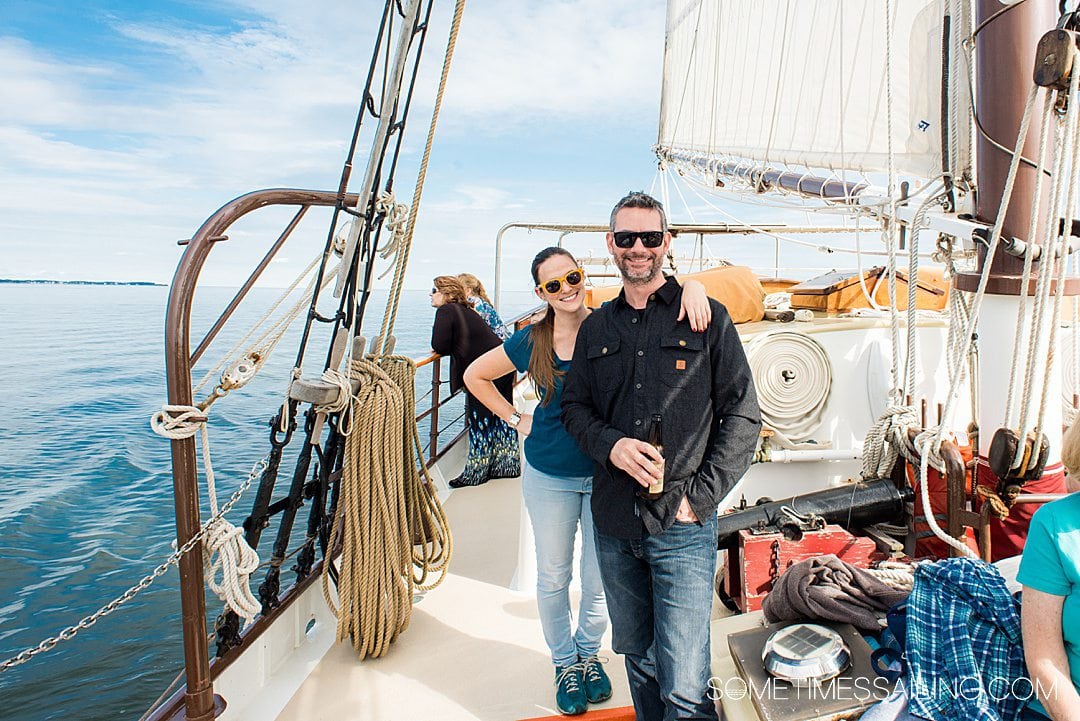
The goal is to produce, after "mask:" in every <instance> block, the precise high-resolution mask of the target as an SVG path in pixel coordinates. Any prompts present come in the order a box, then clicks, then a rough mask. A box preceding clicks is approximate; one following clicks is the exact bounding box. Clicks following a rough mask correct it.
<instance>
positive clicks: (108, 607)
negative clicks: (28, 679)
mask: <svg viewBox="0 0 1080 721" xmlns="http://www.w3.org/2000/svg"><path fill="white" fill-rule="evenodd" d="M266 463H267V459H266V458H263V459H262V460H260V461H259V462H258V463H256V464H255V466H254V467H253V468H252V469H251V473H249V474H248V477H247V480H246V481H244V482H243V483H242V484H241V485H240V487H239V488H237V489H236V491H235V492H234V493H233V494H232V496H230V497H229V500H228V501H226V502H225V504H224V505H223V506H222V507H221V510H219V511H218V512H217V513H216V514H214V516H213V517H212V518H211V519H210V520H209V521H207V522H206V523H204V524H203V525H202V527H201V528H199V532H198V533H196V534H195V535H194V536H192V537H191V538H190V539H188V541H187V543H185V544H184V545H183V546H181V547H180V548H178V549H177V550H176V551H175V552H174V553H173V554H172V555H171V556H169V558H168V559H166V561H165V562H164V563H162V564H161V565H160V566H158V567H157V568H155V569H154V570H153V571H151V572H150V573H149V574H148V575H147V576H145V577H144V578H143V579H142V580H141V581H139V582H138V583H136V584H135V585H134V586H132V587H131V588H129V589H128V590H126V591H124V592H123V593H122V594H120V595H119V596H117V597H116V598H114V599H113V600H112V601H109V602H108V603H107V604H105V605H104V606H102V607H101V608H99V609H98V610H97V611H95V612H94V613H92V614H90V615H89V616H86V617H84V618H83V619H82V620H81V621H79V622H78V623H76V624H74V625H72V626H68V627H67V628H65V629H64V630H63V631H61V632H60V633H58V634H56V635H55V636H51V637H49V638H46V639H45V640H44V641H42V642H41V643H39V644H38V645H37V646H33V647H31V648H27V649H25V650H23V651H20V652H19V653H17V654H15V655H14V656H12V657H11V658H9V659H7V660H6V661H3V662H0V673H3V672H4V671H7V670H9V669H12V668H15V667H16V666H21V665H22V664H24V663H26V662H27V661H29V660H31V659H32V658H34V657H35V656H37V655H38V654H42V653H47V652H49V651H51V650H53V649H54V648H55V647H56V646H57V644H59V643H60V642H61V641H69V640H71V639H72V638H74V637H75V635H76V634H77V633H79V631H83V630H85V629H88V628H90V627H91V626H93V625H94V624H95V623H97V622H98V621H99V620H101V619H102V618H104V617H105V616H108V615H109V614H110V613H112V612H113V611H115V610H116V609H118V608H120V607H121V606H123V605H124V604H125V603H127V602H128V601H130V600H131V599H133V598H135V596H137V595H138V594H139V593H141V592H142V591H144V590H146V588H147V587H149V586H150V584H152V583H153V582H154V581H156V580H157V579H158V578H160V577H161V576H162V575H164V574H165V572H166V571H168V570H169V569H170V568H172V567H173V566H175V565H176V564H178V563H179V562H180V559H181V558H183V556H184V555H185V554H186V553H188V552H189V551H190V550H191V549H192V548H194V547H195V546H196V545H197V544H198V543H199V542H200V541H202V540H203V538H204V537H205V536H206V533H207V531H208V530H209V529H211V528H213V527H214V525H215V524H217V522H218V521H220V520H221V519H222V518H223V517H224V516H225V514H227V513H228V512H229V511H230V510H231V509H232V507H233V506H234V505H235V504H236V502H237V501H239V500H240V497H241V496H242V495H244V491H246V490H247V489H248V487H249V486H250V485H251V483H252V481H253V480H254V479H255V477H256V476H258V475H259V474H261V473H262V471H263V469H264V468H265V467H266Z"/></svg>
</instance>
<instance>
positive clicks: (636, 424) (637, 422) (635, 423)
mask: <svg viewBox="0 0 1080 721" xmlns="http://www.w3.org/2000/svg"><path fill="white" fill-rule="evenodd" d="M634 425H635V426H640V425H641V419H640V418H638V419H637V420H636V421H634Z"/></svg>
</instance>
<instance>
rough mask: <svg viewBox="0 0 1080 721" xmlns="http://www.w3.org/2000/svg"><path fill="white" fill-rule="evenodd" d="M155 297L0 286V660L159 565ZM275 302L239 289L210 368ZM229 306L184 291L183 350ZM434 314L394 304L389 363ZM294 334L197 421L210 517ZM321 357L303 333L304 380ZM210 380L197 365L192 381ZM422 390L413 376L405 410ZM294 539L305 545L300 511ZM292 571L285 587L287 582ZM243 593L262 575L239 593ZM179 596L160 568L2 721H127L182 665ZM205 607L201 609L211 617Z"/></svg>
mask: <svg viewBox="0 0 1080 721" xmlns="http://www.w3.org/2000/svg"><path fill="white" fill-rule="evenodd" d="M167 293H168V290H167V289H166V288H162V287H141V286H63V285H12V284H0V398H2V399H3V401H2V402H3V409H2V412H0V660H4V659H7V658H9V657H11V656H13V655H14V654H16V653H18V652H19V651H21V650H23V649H25V648H28V647H32V646H36V645H37V644H38V642H39V641H41V640H42V639H44V638H47V637H50V636H54V635H55V634H56V633H57V632H59V631H60V630H61V629H63V628H65V627H67V626H69V625H73V624H74V623H76V622H77V621H78V620H79V619H81V618H83V617H84V616H87V615H89V614H91V613H93V612H94V611H96V610H97V609H98V608H99V607H101V606H102V605H104V604H105V603H106V602H108V601H109V600H111V599H113V598H115V597H116V596H119V595H120V594H121V593H123V592H124V591H125V590H126V589H127V588H129V587H130V586H132V585H134V584H135V583H136V582H138V581H139V579H141V578H142V577H143V576H145V575H147V574H148V573H149V572H150V571H152V570H153V569H154V568H155V567H156V566H157V565H158V564H159V563H161V562H162V561H164V560H165V559H166V558H167V557H168V556H169V555H170V554H171V553H172V548H171V545H170V543H171V541H172V539H173V538H174V535H175V527H174V525H173V524H174V518H173V497H172V477H171V468H170V458H169V442H168V441H167V440H166V439H164V438H161V437H159V436H157V435H155V434H154V433H153V432H152V431H151V429H150V425H149V418H150V415H151V414H152V413H153V412H154V411H155V410H158V409H159V408H160V407H161V405H162V403H164V402H165V381H164V360H163V346H164V315H165V304H166V300H167ZM278 293H279V291H275V290H272V289H256V290H254V291H253V292H252V295H251V298H252V302H251V303H250V304H249V306H250V307H242V308H241V309H240V311H238V313H237V315H236V320H235V322H233V323H231V324H230V327H228V328H227V329H226V331H225V332H223V334H222V337H221V339H220V341H217V342H215V344H214V345H213V346H211V348H210V350H209V351H208V353H207V354H206V355H207V358H209V359H212V360H214V361H216V360H217V359H218V358H220V357H221V354H223V353H224V352H225V351H226V350H228V349H229V348H230V347H231V346H232V344H233V343H234V342H235V341H236V340H237V339H238V338H239V337H240V334H241V333H242V331H243V330H245V329H246V328H247V327H248V326H249V325H250V324H251V322H252V321H254V320H256V319H257V318H258V317H259V316H260V315H261V313H262V311H263V309H265V307H266V304H267V303H269V302H271V301H272V300H274V299H275V298H276V297H277V295H278ZM232 294H233V291H232V290H231V289H224V288H207V289H203V290H201V291H200V292H199V295H198V297H197V298H196V305H195V307H194V309H193V312H192V315H193V319H194V321H193V326H194V327H195V330H194V331H193V333H192V342H193V344H194V343H195V342H197V341H198V339H200V338H201V337H202V333H203V332H204V331H205V329H206V328H207V327H208V324H209V322H210V321H211V320H212V319H213V318H214V317H216V314H217V312H218V311H220V309H221V308H222V307H224V305H225V304H226V303H227V302H228V300H229V299H230V298H231V297H232ZM534 302H535V297H534V296H533V295H532V294H531V293H530V292H523V293H508V294H506V295H505V297H504V300H503V305H504V315H505V316H507V317H510V316H513V315H514V314H516V313H518V312H521V311H524V310H526V309H528V308H529V307H530V306H532V305H533V304H534ZM384 304H385V293H382V294H376V295H374V296H373V298H372V302H371V307H370V308H369V310H368V313H367V318H368V322H367V323H365V327H364V330H365V332H366V334H367V335H368V336H369V337H370V336H372V335H375V334H376V333H377V332H378V331H377V328H378V321H379V320H380V319H381V317H382V307H383V305H384ZM432 317H433V310H432V309H431V307H430V306H429V304H428V297H427V293H426V292H425V291H406V293H405V295H404V297H403V299H402V302H401V309H400V312H399V316H398V320H397V326H396V334H397V336H398V346H397V352H399V353H405V354H407V355H410V356H412V357H421V356H423V355H425V354H426V353H427V352H428V350H429V349H430V328H431V320H432ZM369 328H371V329H373V330H369ZM298 331H299V323H298V324H296V326H295V328H294V329H293V330H292V331H291V332H290V333H289V334H287V335H286V337H285V338H284V339H283V340H282V342H281V344H280V345H279V347H278V350H277V351H276V352H275V354H274V355H273V356H272V357H271V359H270V361H269V362H268V363H267V365H266V367H265V368H264V369H263V371H262V372H261V373H260V375H259V376H258V377H257V378H256V379H255V381H253V382H252V383H251V384H249V385H248V386H247V387H246V388H244V389H242V390H241V391H237V392H235V393H234V394H232V395H230V396H229V397H227V398H225V399H223V400H221V401H218V402H217V403H216V404H215V405H214V406H213V407H212V409H211V413H210V415H211V422H210V426H209V427H210V437H211V446H212V459H213V466H214V470H215V475H216V477H217V479H218V493H219V497H220V498H221V500H222V502H224V500H225V499H226V498H227V496H228V494H229V493H231V491H232V490H233V489H234V488H235V487H236V486H237V485H238V483H240V482H241V481H242V480H243V479H244V478H246V476H247V473H248V471H249V470H250V469H251V467H252V466H253V465H254V464H255V463H256V462H257V461H258V460H259V459H260V458H262V457H263V456H264V455H265V454H266V452H267V451H268V442H267V440H268V428H267V422H268V419H269V418H270V417H271V416H272V415H273V414H274V413H275V412H276V408H277V406H278V405H279V404H280V403H281V399H282V397H283V395H284V392H285V387H286V384H287V381H288V374H289V370H290V369H291V368H292V366H293V363H294V361H295V356H296V346H297V338H298ZM325 348H326V334H325V333H319V332H316V333H315V335H314V337H313V340H312V342H311V345H310V349H311V350H310V353H309V354H308V356H307V357H306V358H305V361H304V365H305V366H306V367H307V374H309V375H318V374H319V373H321V369H322V365H321V364H322V359H323V357H324V354H325ZM207 368H208V366H207V364H205V363H201V364H200V366H199V367H197V369H196V370H197V371H198V370H200V369H203V370H205V369H207ZM198 376H199V373H196V377H198ZM429 378H430V376H427V375H424V374H422V375H421V376H420V377H419V378H418V386H420V390H419V391H418V396H419V395H421V394H422V392H423V390H424V389H425V388H426V387H428V384H429V382H430V381H429ZM295 445H298V444H292V445H291V446H290V447H291V448H294V447H295ZM291 459H292V456H290V455H289V454H288V453H287V454H286V457H285V459H283V462H282V465H281V472H280V475H279V479H278V488H277V493H276V494H275V495H276V497H280V494H281V493H284V492H285V489H283V484H287V482H288V477H289V473H290V472H291V470H290V469H291V465H290V461H291ZM201 484H202V479H201V478H200V485H201ZM286 487H287V486H286ZM253 498H254V489H252V490H249V492H248V494H247V495H246V496H245V497H244V498H243V499H242V500H241V501H240V503H238V504H237V506H236V507H235V508H234V510H233V512H232V513H231V514H230V520H231V521H232V522H233V523H235V524H236V525H240V523H241V522H242V521H243V519H244V517H245V516H246V515H247V514H248V513H249V512H250V508H251V502H252V500H253ZM203 501H204V504H203V518H204V519H205V518H206V509H207V506H206V503H205V498H204V499H203ZM296 527H297V528H298V529H299V535H302V534H303V532H304V529H305V527H306V507H305V508H304V509H301V511H300V513H299V514H298V515H297V521H296ZM275 530H276V522H275V523H273V524H272V525H271V527H270V528H269V529H267V531H266V532H264V534H263V538H262V542H261V544H260V556H261V557H263V560H265V558H266V557H267V556H268V555H269V550H268V549H269V546H270V544H271V543H272V541H273V536H272V533H273V532H275ZM295 535H297V534H294V537H295ZM290 547H292V546H290ZM290 565H291V564H290V563H286V565H285V567H284V570H283V573H282V580H283V585H284V583H285V582H287V581H291V579H292V577H293V574H292V572H291V571H288V570H287V569H288V568H289V566H290ZM258 581H261V574H260V575H257V576H256V579H255V582H254V583H253V584H252V585H253V587H256V586H257V583H258ZM177 587H178V578H177V573H176V570H175V569H171V570H170V571H169V572H168V573H166V574H165V575H164V576H162V577H161V578H159V579H158V580H157V581H156V582H155V583H154V584H153V585H151V586H150V587H149V588H148V589H146V590H144V591H143V592H142V593H140V594H139V595H138V596H136V597H135V599H133V600H132V601H130V602H128V603H127V604H126V605H124V606H123V607H121V608H120V609H119V610H117V611H116V612H115V613H113V614H112V615H110V616H107V617H105V618H103V619H101V620H100V621H98V622H97V624H96V625H95V626H93V627H91V628H89V629H86V630H83V631H80V632H79V633H78V635H77V636H76V637H75V638H74V639H73V640H70V641H67V642H63V643H61V644H60V645H58V646H57V647H56V648H55V649H54V650H53V651H51V652H48V653H45V654H41V655H39V656H38V657H36V658H35V659H33V660H32V661H30V662H29V663H26V664H24V665H22V666H19V667H17V668H15V669H12V670H9V671H7V672H4V673H0V720H3V721H8V720H11V721H15V720H18V721H33V720H37V719H59V718H64V719H85V720H87V721H96V720H98V719H100V720H101V721H105V720H106V719H109V720H112V719H119V718H132V719H134V718H138V717H139V716H140V715H141V714H142V713H143V712H144V711H145V710H146V709H147V707H148V706H149V705H150V704H151V703H153V701H154V700H155V699H156V698H157V696H158V694H159V693H161V692H162V691H164V689H165V688H166V687H167V686H168V685H169V684H170V683H171V682H172V680H173V678H174V677H175V676H176V675H177V674H178V673H179V672H180V671H181V669H182V667H183V657H182V651H181V643H180V627H179V615H180V600H179V594H178V592H177ZM219 608H220V606H219V605H217V604H215V603H212V602H210V601H208V609H209V613H210V615H211V618H212V617H213V616H214V615H216V613H217V610H218V609H219Z"/></svg>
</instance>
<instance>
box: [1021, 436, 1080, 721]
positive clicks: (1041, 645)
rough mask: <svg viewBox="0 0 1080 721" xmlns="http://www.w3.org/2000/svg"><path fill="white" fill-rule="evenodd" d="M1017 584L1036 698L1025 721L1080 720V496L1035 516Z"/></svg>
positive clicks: (1075, 494) (1073, 496) (1068, 497)
mask: <svg viewBox="0 0 1080 721" xmlns="http://www.w3.org/2000/svg"><path fill="white" fill-rule="evenodd" d="M1068 435H1070V434H1067V435H1066V444H1067V443H1068ZM1078 440H1080V439H1078ZM1069 474H1070V475H1073V473H1072V471H1070V472H1069ZM1017 580H1018V581H1019V582H1020V583H1021V584H1023V586H1024V595H1023V600H1022V604H1021V624H1022V628H1023V636H1024V657H1025V659H1026V661H1027V666H1028V674H1029V675H1030V676H1031V682H1032V684H1033V685H1034V686H1035V691H1036V694H1037V696H1038V698H1037V699H1035V698H1033V699H1032V702H1031V704H1030V706H1029V708H1028V709H1027V710H1026V711H1025V713H1026V715H1025V716H1024V718H1025V719H1042V718H1046V717H1048V718H1050V719H1052V720H1053V721H1076V720H1077V719H1080V493H1072V494H1071V495H1068V496H1065V497H1064V498H1061V499H1059V500H1056V501H1054V502H1052V503H1047V504H1046V505H1045V506H1043V507H1042V508H1040V509H1039V510H1038V511H1036V512H1035V515H1034V516H1033V517H1032V519H1031V526H1030V528H1029V529H1028V536H1027V541H1026V543H1025V544H1024V553H1023V556H1022V557H1021V559H1020V572H1019V573H1018V574H1017Z"/></svg>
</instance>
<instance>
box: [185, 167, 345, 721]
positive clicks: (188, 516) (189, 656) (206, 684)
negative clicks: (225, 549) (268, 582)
mask: <svg viewBox="0 0 1080 721" xmlns="http://www.w3.org/2000/svg"><path fill="white" fill-rule="evenodd" d="M356 199H357V196H356V195H355V194H346V193H339V192H333V191H317V190H298V189H291V188H275V189H268V190H258V191H255V192H252V193H248V194H246V195H242V196H240V197H238V198H235V199H234V200H232V201H230V202H229V203H227V204H226V205H224V206H222V207H221V208H220V209H219V210H218V211H217V212H216V213H214V214H213V215H211V216H210V217H209V218H208V219H207V220H206V221H205V222H204V223H203V224H202V227H200V228H199V230H198V231H197V232H196V233H195V235H194V236H192V238H191V240H190V241H188V243H187V247H186V249H185V250H184V255H183V257H182V258H181V259H180V263H179V265H178V266H177V268H176V274H175V276H174V277H173V282H172V285H171V287H170V289H169V303H168V308H167V310H166V313H165V377H166V383H167V388H168V400H169V404H170V405H176V406H191V405H193V391H192V387H191V368H192V364H193V360H192V356H193V354H192V353H191V351H190V348H191V340H190V339H191V305H192V301H193V299H194V296H195V286H196V284H197V282H198V278H199V275H200V271H201V270H202V268H203V265H205V263H206V261H207V259H208V257H209V255H210V251H211V250H212V248H213V246H214V245H215V244H216V243H217V242H218V241H221V240H224V239H225V238H227V237H228V236H227V235H226V231H227V230H228V229H229V227H231V226H232V224H233V223H235V222H236V221H237V220H239V219H240V218H242V217H243V216H245V215H247V214H248V213H251V212H252V211H255V210H257V209H259V208H264V207H267V206H276V205H284V206H294V207H299V208H300V209H301V210H306V209H307V208H308V207H311V206H317V207H334V206H338V205H341V204H348V203H354V204H355V202H356ZM290 225H292V224H290ZM288 231H289V232H291V228H289V229H288ZM283 235H284V236H285V237H287V235H288V232H286V233H283ZM281 244H282V239H281V238H279V242H278V243H277V244H276V245H275V247H273V248H271V251H270V252H269V253H268V254H267V256H266V257H265V258H264V260H263V264H262V266H263V267H265V265H266V264H268V263H269V261H270V259H271V258H272V257H273V255H274V254H275V253H276V252H277V250H278V249H279V248H280V247H281ZM258 272H259V269H256V273H255V277H257V274H258ZM249 282H250V283H253V282H254V281H253V280H252V279H249ZM245 285H248V284H245ZM249 287H250V286H249ZM238 302H239V299H234V302H233V303H231V304H230V306H229V308H227V309H226V311H225V313H224V314H223V315H226V314H229V313H231V312H232V310H233V309H234V308H235V304H236V303H238ZM220 320H221V319H220V318H219V321H220ZM215 325H216V324H215ZM212 332H213V331H212ZM203 345H204V344H200V346H203ZM171 444H172V468H173V495H174V503H175V508H176V540H177V544H178V546H181V547H182V546H183V545H184V544H186V543H187V542H188V541H189V540H191V538H193V537H194V536H195V534H197V533H198V532H199V528H200V525H201V523H200V518H199V485H198V475H197V466H196V447H195V439H194V437H189V438H181V439H174V440H172V441H171ZM178 565H179V571H180V607H181V617H182V621H181V628H182V632H183V645H184V667H185V675H186V690H185V694H184V702H185V706H186V717H187V718H188V719H189V720H190V721H209V719H212V718H213V717H214V714H215V702H214V689H213V682H212V678H211V675H210V659H209V656H208V654H207V653H206V595H205V594H206V591H205V586H204V578H203V562H202V554H201V553H188V554H185V555H184V556H183V557H182V558H181V559H180V561H179V564H178Z"/></svg>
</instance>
